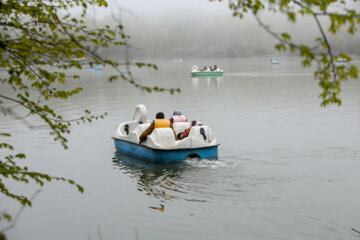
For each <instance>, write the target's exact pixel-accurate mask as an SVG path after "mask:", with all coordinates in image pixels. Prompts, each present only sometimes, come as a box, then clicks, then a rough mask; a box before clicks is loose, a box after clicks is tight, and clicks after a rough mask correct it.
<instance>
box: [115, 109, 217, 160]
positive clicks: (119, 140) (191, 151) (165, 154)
mask: <svg viewBox="0 0 360 240" xmlns="http://www.w3.org/2000/svg"><path fill="white" fill-rule="evenodd" d="M133 119H134V120H132V121H127V122H124V123H121V124H120V125H119V127H118V129H117V130H116V132H115V135H114V137H113V139H114V142H115V146H116V149H117V150H118V151H121V152H123V153H126V154H128V155H130V156H133V157H137V158H141V159H144V160H147V161H151V162H156V163H172V162H182V161H185V160H186V159H188V158H192V157H197V158H201V159H214V158H217V157H218V143H217V140H216V138H215V136H214V134H213V133H212V131H211V129H210V127H209V126H205V125H201V126H192V127H191V130H190V132H189V135H188V137H186V138H184V139H182V140H175V138H174V132H173V130H172V129H171V128H169V127H163V128H161V127H160V128H155V129H154V130H153V131H152V133H151V134H150V135H149V136H147V138H146V140H145V141H144V142H143V143H141V144H140V143H139V137H140V135H141V134H142V133H143V132H144V131H145V130H146V129H147V128H148V127H149V126H150V124H151V123H152V121H150V120H149V121H148V120H147V110H146V108H145V106H144V105H141V104H140V105H138V106H137V107H136V109H135V113H134V117H133ZM190 124H191V123H189V122H177V123H173V126H174V130H175V132H176V134H179V133H182V132H184V131H185V129H189V128H190Z"/></svg>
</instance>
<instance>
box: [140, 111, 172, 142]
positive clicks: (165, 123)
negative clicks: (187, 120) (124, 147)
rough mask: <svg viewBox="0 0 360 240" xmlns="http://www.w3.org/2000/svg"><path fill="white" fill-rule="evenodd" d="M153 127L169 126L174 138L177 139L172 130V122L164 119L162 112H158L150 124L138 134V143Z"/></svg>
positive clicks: (143, 139) (144, 138)
mask: <svg viewBox="0 0 360 240" xmlns="http://www.w3.org/2000/svg"><path fill="white" fill-rule="evenodd" d="M155 128H171V129H172V130H173V132H174V137H175V140H178V139H177V136H176V133H175V131H174V127H173V125H172V123H171V122H170V121H169V120H167V119H165V115H164V113H162V112H158V113H157V114H156V119H155V120H154V121H153V122H152V123H151V124H150V126H149V127H148V128H147V129H146V130H145V131H144V132H143V133H142V134H141V135H140V137H139V139H140V144H141V143H142V142H143V141H145V140H146V138H147V136H149V135H150V134H151V133H152V131H153V130H154V129H155Z"/></svg>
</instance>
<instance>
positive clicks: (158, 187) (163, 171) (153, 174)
mask: <svg viewBox="0 0 360 240" xmlns="http://www.w3.org/2000/svg"><path fill="white" fill-rule="evenodd" d="M113 164H114V166H116V167H118V168H119V169H120V170H123V171H124V173H125V174H128V175H129V176H130V177H131V178H134V179H136V180H137V190H138V191H140V192H144V193H145V194H146V195H149V196H152V197H155V198H157V199H159V200H160V202H162V203H164V202H165V201H166V200H171V199H176V198H179V197H177V196H176V195H175V193H176V192H179V191H180V190H179V189H177V186H176V179H177V178H179V176H180V173H181V172H182V171H183V169H184V165H183V164H181V163H174V164H153V163H150V162H146V161H142V160H139V159H136V158H132V157H130V156H127V155H125V154H122V153H120V152H115V156H114V158H113ZM169 192H171V193H169ZM172 192H175V193H172ZM159 205H160V208H156V207H151V206H150V208H153V209H157V210H160V211H164V205H163V204H161V203H159Z"/></svg>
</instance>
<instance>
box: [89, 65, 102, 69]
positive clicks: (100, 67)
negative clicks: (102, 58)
mask: <svg viewBox="0 0 360 240" xmlns="http://www.w3.org/2000/svg"><path fill="white" fill-rule="evenodd" d="M101 69H102V66H101V65H100V64H99V65H96V66H89V67H88V70H91V71H93V70H101Z"/></svg>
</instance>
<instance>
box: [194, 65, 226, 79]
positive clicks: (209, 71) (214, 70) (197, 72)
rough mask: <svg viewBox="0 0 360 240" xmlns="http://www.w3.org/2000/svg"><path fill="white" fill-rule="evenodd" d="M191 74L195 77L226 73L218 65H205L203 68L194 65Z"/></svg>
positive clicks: (215, 75)
mask: <svg viewBox="0 0 360 240" xmlns="http://www.w3.org/2000/svg"><path fill="white" fill-rule="evenodd" d="M190 74H191V76H193V77H220V76H222V75H223V74H224V70H222V69H220V68H218V67H217V66H216V65H215V66H214V67H211V66H210V67H207V66H204V68H203V69H199V67H198V66H197V65H194V66H193V67H192V69H191V72H190Z"/></svg>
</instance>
